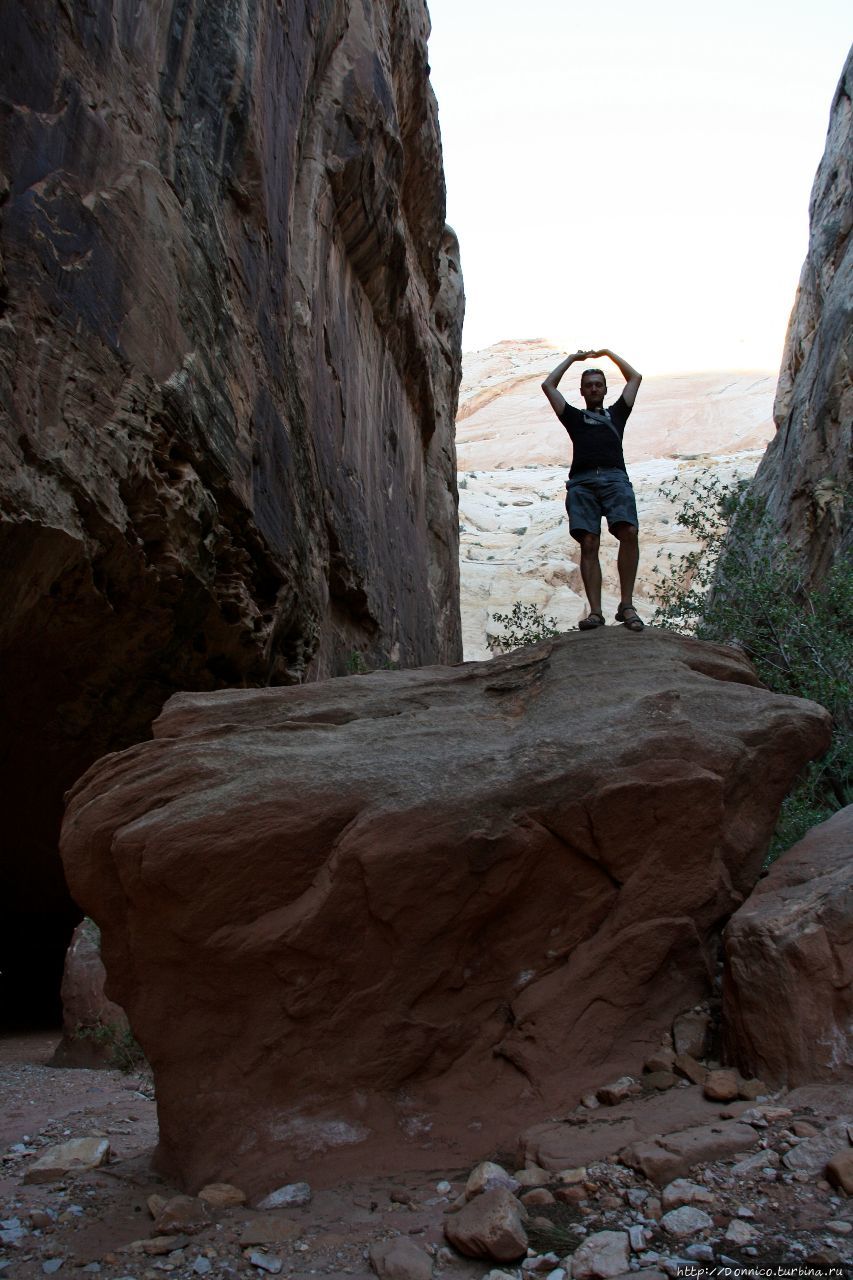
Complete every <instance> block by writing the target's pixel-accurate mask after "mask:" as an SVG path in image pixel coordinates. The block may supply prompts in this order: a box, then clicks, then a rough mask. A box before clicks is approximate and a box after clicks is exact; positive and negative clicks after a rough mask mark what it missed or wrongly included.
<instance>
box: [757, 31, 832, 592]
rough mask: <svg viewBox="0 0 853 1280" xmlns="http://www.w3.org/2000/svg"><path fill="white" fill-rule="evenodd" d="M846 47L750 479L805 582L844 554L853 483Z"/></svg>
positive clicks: (822, 574)
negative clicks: (766, 434)
mask: <svg viewBox="0 0 853 1280" xmlns="http://www.w3.org/2000/svg"><path fill="white" fill-rule="evenodd" d="M851 229H853V48H851V51H850V53H849V54H848V57H847V62H846V64H845V66H844V70H843V71H842V73H841V79H840V81H839V84H838V88H837V89H836V91H835V96H834V98H833V101H832V108H831V111H830V118H829V130H828V133H827V139H826V149H825V151H824V155H823V158H822V160H821V162H820V165H819V167H818V171H817V174H816V176H815V181H814V186H813V188H812V194H811V202H810V205H809V248H808V254H807V256H806V260H805V262H804V264H803V269H802V273H801V275H800V283H799V287H798V289H797V296H796V298H795V300H794V308H793V311H792V313H791V319H790V322H789V325H788V333H787V336H786V339H785V350H784V353H783V356H782V367H781V370H780V373H779V385H778V389H777V393H776V402H775V405H774V408H773V417H774V419H775V422H776V435H775V436H774V438H773V440H772V441H771V443H770V445H769V446H768V449H767V453H766V455H765V457H764V459H763V460H762V462H761V465H760V466H759V468H758V471H757V473H756V476H755V482H754V488H755V491H756V493H758V494H759V495H761V496H762V497H764V498H765V499H766V500H767V505H768V510H769V512H770V514H771V516H772V518H773V521H774V523H775V524H776V526H777V527H778V528H779V530H780V533H781V539H782V541H783V542H784V543H785V544H786V545H788V546H791V547H793V548H794V549H795V550H796V551H797V552H799V553H801V554H802V558H803V560H804V563H805V564H806V566H807V568H808V572H809V576H810V578H811V580H812V582H820V581H821V580H822V579H823V578H824V577H825V575H826V573H827V570H828V569H829V567H830V566H831V565H832V563H833V562H834V560H835V559H836V558H837V557H839V556H842V555H849V554H850V550H851V523H850V503H849V489H850V484H851V481H853V323H851V322H853V236H851V234H850V233H851Z"/></svg>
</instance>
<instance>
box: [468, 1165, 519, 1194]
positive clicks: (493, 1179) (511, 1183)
mask: <svg viewBox="0 0 853 1280" xmlns="http://www.w3.org/2000/svg"><path fill="white" fill-rule="evenodd" d="M519 1186H520V1183H519V1182H518V1181H517V1179H516V1178H514V1177H513V1176H512V1174H511V1173H507V1171H506V1169H504V1167H503V1166H502V1165H499V1164H495V1163H494V1161H492V1160H484V1161H483V1162H482V1163H481V1164H478V1165H477V1166H476V1167H475V1168H473V1169H472V1170H471V1172H470V1173H469V1175H468V1181H467V1182H466V1183H465V1199H466V1200H473V1199H474V1196H479V1195H482V1193H483V1192H484V1191H494V1190H496V1188H498V1187H504V1188H506V1190H507V1191H518V1189H519Z"/></svg>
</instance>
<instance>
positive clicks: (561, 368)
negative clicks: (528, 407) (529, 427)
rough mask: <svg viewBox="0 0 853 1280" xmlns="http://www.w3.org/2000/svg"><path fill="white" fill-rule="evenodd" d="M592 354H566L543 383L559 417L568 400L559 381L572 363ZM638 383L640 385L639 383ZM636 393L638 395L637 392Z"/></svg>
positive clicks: (544, 389)
mask: <svg viewBox="0 0 853 1280" xmlns="http://www.w3.org/2000/svg"><path fill="white" fill-rule="evenodd" d="M592 354H593V353H592V352H591V351H576V352H575V353H574V355H571V356H566V358H565V360H564V361H563V363H562V364H558V365H557V367H556V369H552V370H551V372H550V373H549V374H548V377H547V378H546V379H545V381H544V382H543V383H542V390H543V391H544V392H545V395H546V396H547V397H548V402H549V404H550V405H551V408H552V409H553V410H554V412H555V413H556V415H557V417H558V418H559V416H560V414H561V413H562V412H563V410H564V409H565V407H566V400H565V396H564V395H563V393H562V392H561V391H558V390H557V383H558V382H559V381H560V379H561V378H562V376H563V374H564V373H565V372H566V370H567V369H568V367H569V365H570V364H574V363H575V361H576V360H586V359H588V358H589V356H591V355H592ZM638 376H639V375H638ZM637 385H638V386H639V383H638V384H637ZM634 394H635V395H636V392H635V393H634Z"/></svg>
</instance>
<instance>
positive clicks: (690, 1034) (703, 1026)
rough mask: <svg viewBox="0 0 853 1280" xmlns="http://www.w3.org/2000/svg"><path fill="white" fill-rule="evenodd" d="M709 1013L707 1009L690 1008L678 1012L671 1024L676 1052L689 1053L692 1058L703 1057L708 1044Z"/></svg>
mask: <svg viewBox="0 0 853 1280" xmlns="http://www.w3.org/2000/svg"><path fill="white" fill-rule="evenodd" d="M710 1026H711V1015H710V1014H709V1013H708V1011H707V1009H690V1010H689V1011H688V1012H687V1013H680V1014H679V1015H678V1017H677V1018H676V1019H675V1022H674V1023H673V1024H672V1040H673V1044H674V1045H675V1052H676V1053H689V1054H690V1056H691V1057H692V1058H702V1057H704V1054H705V1050H706V1048H707V1046H708V1031H709V1029H710Z"/></svg>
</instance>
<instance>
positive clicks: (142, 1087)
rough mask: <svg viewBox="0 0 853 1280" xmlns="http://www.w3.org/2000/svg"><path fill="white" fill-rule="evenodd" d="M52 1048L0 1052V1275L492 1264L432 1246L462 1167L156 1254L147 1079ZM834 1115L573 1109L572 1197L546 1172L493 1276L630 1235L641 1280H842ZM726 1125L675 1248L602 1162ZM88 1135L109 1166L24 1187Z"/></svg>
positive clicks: (679, 1097)
mask: <svg viewBox="0 0 853 1280" xmlns="http://www.w3.org/2000/svg"><path fill="white" fill-rule="evenodd" d="M56 1041H57V1037H56V1036H52V1035H48V1034H40V1035H29V1036H24V1037H15V1038H8V1039H6V1040H3V1041H0V1088H2V1097H3V1106H2V1112H0V1152H1V1153H2V1171H0V1230H2V1232H3V1235H2V1246H0V1275H2V1276H9V1277H30V1276H34V1277H36V1276H38V1277H40V1276H43V1275H52V1274H56V1273H58V1272H61V1273H62V1275H71V1274H74V1275H80V1276H88V1275H100V1276H102V1277H104V1278H105V1280H118V1278H119V1277H128V1278H129V1277H133V1280H160V1278H161V1277H162V1276H164V1275H172V1276H175V1277H187V1280H195V1277H198V1276H204V1275H210V1276H211V1278H212V1280H216V1278H217V1277H235V1276H243V1277H246V1278H247V1280H248V1278H249V1277H253V1278H254V1280H257V1278H258V1277H263V1276H265V1275H269V1274H273V1275H275V1274H280V1275H282V1276H287V1277H298V1278H300V1280H301V1278H302V1277H306V1278H307V1277H309V1276H325V1275H348V1276H353V1277H362V1276H363V1277H366V1276H372V1275H375V1274H376V1271H375V1270H374V1269H373V1268H372V1267H371V1264H370V1252H371V1249H372V1250H374V1251H376V1249H377V1247H379V1248H380V1251H381V1249H382V1248H386V1249H387V1247H388V1242H389V1241H394V1240H397V1241H400V1240H404V1241H407V1242H409V1244H408V1245H407V1246H406V1247H410V1246H411V1245H415V1246H416V1247H417V1251H418V1252H419V1254H420V1255H421V1268H422V1270H421V1274H424V1275H428V1274H429V1269H430V1268H431V1269H432V1274H433V1275H434V1276H435V1277H446V1278H447V1280H463V1278H465V1280H467V1278H468V1277H471V1278H474V1277H480V1276H486V1275H488V1274H489V1273H490V1272H491V1271H492V1270H493V1269H494V1268H495V1267H496V1266H497V1264H495V1263H494V1262H491V1263H490V1262H488V1261H475V1260H472V1259H467V1258H463V1257H462V1256H460V1255H459V1254H458V1253H456V1252H454V1251H451V1250H450V1249H448V1248H447V1247H446V1241H445V1238H444V1222H445V1219H446V1216H447V1212H448V1210H449V1208H450V1204H451V1202H452V1201H453V1200H454V1199H455V1198H456V1196H457V1195H458V1194H459V1193H460V1192H461V1191H462V1189H463V1188H464V1185H465V1180H466V1178H467V1176H468V1173H469V1170H468V1169H445V1168H436V1169H435V1170H434V1171H432V1172H430V1173H426V1174H425V1173H423V1172H420V1173H416V1174H409V1173H406V1172H405V1171H401V1172H400V1173H399V1175H398V1176H396V1177H394V1178H385V1179H373V1178H370V1177H369V1176H365V1177H364V1178H363V1179H358V1180H356V1181H348V1182H346V1183H342V1184H339V1185H332V1186H313V1187H312V1196H311V1200H310V1203H309V1204H307V1205H303V1206H301V1207H294V1208H289V1209H283V1210H259V1209H255V1208H249V1207H246V1206H240V1207H233V1208H226V1209H220V1210H214V1211H212V1212H211V1216H210V1218H209V1220H207V1221H206V1222H205V1223H204V1224H203V1225H202V1226H201V1227H200V1229H198V1227H197V1226H193V1227H191V1228H189V1229H187V1230H181V1229H180V1227H176V1228H175V1229H174V1230H173V1231H172V1232H171V1233H170V1235H169V1236H168V1237H166V1238H165V1239H164V1238H163V1237H162V1236H158V1235H157V1234H156V1232H155V1228H154V1226H153V1222H152V1217H151V1214H150V1212H149V1207H148V1200H149V1197H150V1196H152V1195H159V1196H161V1197H164V1198H168V1197H170V1196H172V1195H174V1194H176V1189H175V1188H170V1187H168V1186H167V1185H166V1184H164V1182H163V1180H162V1179H161V1178H160V1177H159V1176H158V1175H157V1174H156V1173H155V1172H154V1171H153V1169H152V1165H151V1158H152V1154H153V1149H154V1145H155V1142H156V1137H157V1125H156V1113H155V1104H154V1100H153V1094H152V1089H151V1086H150V1080H149V1079H147V1078H146V1077H145V1076H144V1075H139V1076H126V1075H122V1074H120V1073H119V1072H116V1071H109V1070H105V1071H91V1070H64V1069H56V1068H52V1067H49V1066H48V1065H47V1063H48V1061H49V1059H50V1056H51V1053H52V1051H53V1049H54V1047H55V1044H56ZM845 1108H846V1111H847V1112H850V1113H853V1106H851V1099H850V1098H849V1096H846V1097H845V1094H844V1091H843V1090H841V1089H839V1088H833V1087H829V1086H821V1087H814V1088H805V1089H799V1090H798V1091H796V1092H795V1093H791V1094H788V1095H787V1096H782V1097H780V1096H774V1097H773V1098H772V1099H769V1100H768V1101H767V1102H766V1103H764V1104H762V1103H761V1102H760V1101H759V1103H758V1104H750V1103H737V1104H733V1105H730V1106H728V1107H722V1106H721V1104H720V1103H719V1102H716V1103H714V1102H710V1101H708V1100H707V1099H705V1098H703V1097H702V1094H701V1091H700V1090H699V1089H698V1087H696V1086H693V1085H689V1084H688V1083H687V1082H686V1081H684V1082H682V1083H681V1084H680V1085H678V1086H676V1087H675V1088H673V1089H670V1090H668V1091H667V1092H666V1093H665V1094H663V1093H657V1092H652V1093H650V1094H646V1095H644V1096H642V1097H638V1098H635V1099H632V1100H629V1101H627V1102H623V1103H621V1104H620V1105H618V1106H613V1107H602V1108H600V1109H599V1110H598V1111H593V1112H588V1111H584V1109H583V1108H579V1109H578V1110H577V1111H576V1112H574V1113H572V1114H571V1115H569V1116H566V1117H560V1118H557V1119H558V1124H557V1126H556V1128H551V1129H549V1134H548V1139H547V1140H548V1142H549V1143H550V1144H551V1146H552V1147H553V1146H554V1143H555V1142H556V1144H557V1147H556V1150H557V1151H558V1152H559V1144H560V1143H561V1142H565V1144H566V1154H567V1157H568V1155H569V1154H570V1152H572V1151H574V1152H577V1151H582V1152H583V1153H584V1164H585V1170H584V1173H583V1181H582V1182H581V1183H580V1184H579V1183H578V1182H577V1176H578V1175H577V1174H575V1173H573V1174H572V1175H571V1178H574V1179H575V1181H574V1182H572V1181H571V1178H570V1179H569V1185H568V1186H565V1185H561V1178H560V1176H559V1175H558V1174H552V1175H550V1177H549V1185H550V1193H549V1194H551V1198H552V1203H551V1204H550V1205H548V1204H547V1203H543V1204H542V1206H541V1207H533V1205H531V1206H530V1207H529V1209H528V1212H529V1214H530V1221H529V1223H528V1231H529V1234H530V1240H531V1248H530V1250H529V1256H528V1259H527V1260H526V1262H525V1263H524V1265H523V1268H522V1267H521V1266H520V1265H519V1264H518V1263H515V1264H503V1268H502V1271H503V1273H505V1274H507V1275H509V1276H522V1274H524V1275H536V1274H539V1275H543V1276H544V1275H553V1276H555V1280H556V1277H557V1276H560V1277H561V1280H567V1275H568V1269H567V1267H566V1266H565V1264H564V1260H565V1258H566V1257H567V1256H568V1255H571V1254H572V1253H575V1254H576V1253H577V1250H578V1248H579V1247H580V1246H581V1245H582V1244H583V1242H584V1240H590V1238H591V1237H593V1236H595V1235H596V1233H600V1232H602V1231H615V1232H621V1233H629V1234H630V1235H631V1239H632V1253H631V1261H630V1264H629V1271H630V1273H631V1274H636V1275H644V1276H646V1277H647V1278H648V1280H652V1278H653V1277H660V1276H664V1275H675V1274H682V1275H687V1274H691V1269H692V1274H693V1275H695V1276H699V1275H704V1274H707V1275H712V1274H715V1271H714V1268H719V1267H720V1266H727V1265H729V1266H739V1267H742V1268H745V1270H744V1271H743V1273H742V1274H748V1273H749V1272H750V1271H752V1272H753V1273H755V1274H765V1275H766V1274H769V1273H768V1272H767V1271H766V1269H765V1268H767V1267H771V1268H779V1267H784V1266H796V1267H800V1268H810V1269H811V1270H810V1272H809V1271H806V1270H802V1271H800V1272H799V1274H809V1273H811V1274H822V1275H827V1276H830V1275H836V1276H842V1275H848V1274H850V1271H849V1268H850V1267H853V1198H847V1197H845V1195H844V1194H843V1192H842V1191H840V1190H836V1189H834V1188H833V1187H831V1186H830V1184H829V1183H828V1182H827V1181H826V1180H825V1179H824V1177H823V1166H824V1164H825V1161H826V1152H827V1151H828V1150H829V1149H831V1148H833V1147H837V1146H838V1145H839V1144H841V1145H842V1146H843V1145H844V1143H845V1142H846V1141H849V1138H847V1137H845V1135H844V1133H843V1132H842V1130H843V1128H844V1127H845V1126H853V1114H848V1115H845ZM732 1116H735V1117H737V1118H738V1119H739V1120H740V1121H747V1120H748V1121H749V1123H751V1124H752V1125H753V1127H754V1129H755V1150H754V1152H753V1154H752V1156H751V1157H749V1158H748V1159H747V1163H748V1164H749V1166H750V1167H749V1168H748V1169H744V1166H743V1159H744V1157H743V1153H740V1154H739V1155H736V1156H730V1157H728V1158H723V1159H719V1158H718V1159H712V1160H708V1161H706V1162H700V1163H699V1164H698V1165H697V1166H694V1167H693V1168H692V1169H691V1171H690V1179H691V1185H692V1186H693V1187H694V1188H696V1189H698V1190H694V1192H693V1193H692V1194H693V1195H694V1196H697V1197H698V1199H696V1200H694V1204H698V1205H701V1212H703V1213H704V1212H705V1211H706V1210H707V1213H706V1214H705V1217H706V1219H707V1223H708V1224H709V1225H706V1226H705V1227H704V1228H703V1229H702V1230H698V1231H697V1230H695V1229H694V1230H692V1231H688V1232H687V1234H686V1235H683V1236H681V1237H675V1236H673V1235H672V1234H671V1233H668V1232H667V1230H666V1229H664V1227H663V1226H662V1223H661V1221H660V1218H661V1208H662V1206H661V1201H660V1197H661V1191H660V1189H659V1188H658V1187H657V1186H655V1185H654V1184H653V1183H651V1182H649V1181H647V1180H646V1179H645V1178H644V1177H643V1176H642V1175H641V1174H639V1173H637V1172H635V1171H634V1170H632V1169H629V1168H627V1167H626V1166H625V1165H623V1164H621V1163H619V1161H618V1159H617V1158H616V1155H615V1150H614V1146H618V1145H621V1142H620V1135H622V1134H624V1133H625V1132H627V1131H631V1132H634V1133H635V1134H637V1135H639V1136H640V1137H642V1136H643V1134H651V1133H666V1132H668V1131H670V1130H672V1131H683V1130H684V1129H685V1127H687V1126H693V1128H694V1129H695V1127H696V1126H697V1125H698V1126H700V1129H699V1130H697V1132H699V1131H700V1130H701V1132H704V1133H706V1134H708V1135H709V1136H710V1135H713V1134H715V1133H717V1132H718V1130H719V1124H720V1121H721V1118H725V1117H732ZM545 1119H548V1117H544V1116H543V1120H545ZM551 1119H555V1118H551ZM93 1134H97V1135H102V1136H106V1137H107V1139H108V1140H109V1143H110V1147H111V1151H112V1155H111V1159H110V1161H109V1162H108V1163H107V1164H105V1165H104V1166H102V1167H101V1168H99V1169H95V1170H92V1171H90V1172H87V1173H81V1174H78V1175H76V1176H71V1175H69V1176H67V1177H65V1178H62V1179H60V1180H59V1181H55V1182H51V1183H39V1184H31V1183H27V1182H25V1181H24V1176H25V1174H26V1170H27V1168H28V1166H29V1165H30V1164H31V1163H32V1161H33V1160H34V1158H35V1157H36V1156H37V1155H38V1154H39V1153H41V1152H42V1151H43V1150H44V1149H45V1148H46V1147H48V1146H50V1145H53V1144H55V1143H59V1142H64V1141H68V1140H69V1139H70V1138H76V1137H82V1136H87V1135H93ZM555 1135H556V1136H555ZM521 1149H522V1148H521V1146H520V1147H519V1151H516V1152H504V1153H500V1152H493V1153H484V1154H486V1155H491V1156H492V1157H495V1158H497V1159H499V1160H502V1162H503V1164H504V1166H505V1167H508V1168H510V1169H511V1168H513V1167H514V1163H515V1162H520V1160H521V1157H520V1151H521ZM528 1150H529V1140H528ZM792 1152H793V1153H794V1155H793V1156H791V1154H790V1153H792ZM786 1157H787V1160H786ZM788 1164H790V1165H791V1166H792V1167H788ZM448 1184H449V1185H448ZM554 1193H555V1194H554ZM666 1194H667V1193H666V1192H664V1193H663V1196H664V1205H663V1208H664V1209H665V1207H666ZM540 1199H541V1200H542V1201H543V1202H547V1199H548V1197H547V1196H542V1195H540ZM383 1242H385V1243H384V1244H383ZM407 1265H408V1266H411V1262H410V1261H409V1263H407ZM679 1267H680V1268H681V1271H680V1272H679V1270H678V1269H679ZM684 1268H687V1270H684ZM377 1270H378V1271H379V1273H380V1275H387V1276H389V1277H391V1276H405V1275H411V1276H415V1275H416V1274H417V1267H416V1268H415V1269H414V1270H408V1271H407V1270H406V1268H405V1266H404V1268H403V1270H402V1271H400V1270H399V1269H396V1270H395V1269H394V1267H393V1266H392V1265H389V1266H386V1267H385V1269H384V1270H383V1267H382V1265H381V1264H379V1266H378V1267H377ZM773 1273H775V1274H779V1272H778V1270H777V1271H775V1272H773ZM591 1274H597V1273H596V1272H592V1273H591ZM716 1274H720V1273H719V1271H717V1272H716ZM495 1280H497V1276H495Z"/></svg>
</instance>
